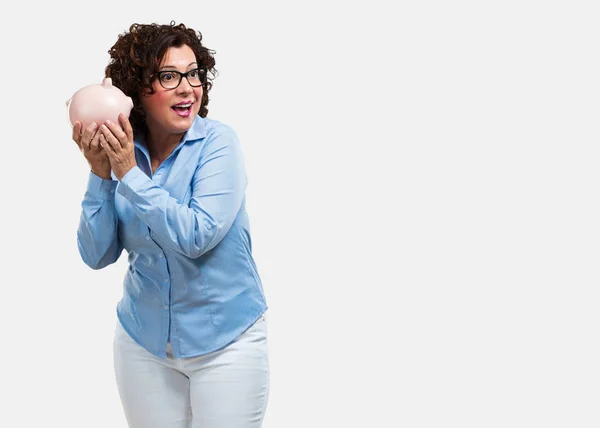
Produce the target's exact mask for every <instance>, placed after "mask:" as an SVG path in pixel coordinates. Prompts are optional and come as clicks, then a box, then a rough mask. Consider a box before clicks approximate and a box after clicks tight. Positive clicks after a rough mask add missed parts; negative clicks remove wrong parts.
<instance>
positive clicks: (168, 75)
mask: <svg viewBox="0 0 600 428" xmlns="http://www.w3.org/2000/svg"><path fill="white" fill-rule="evenodd" d="M159 78H160V81H161V82H170V81H172V80H175V79H176V78H177V76H175V73H173V72H172V71H163V72H161V73H160V76H159Z"/></svg>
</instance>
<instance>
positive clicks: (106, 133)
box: [100, 125, 122, 153]
mask: <svg viewBox="0 0 600 428" xmlns="http://www.w3.org/2000/svg"><path fill="white" fill-rule="evenodd" d="M100 134H102V138H101V139H100V142H101V143H102V146H103V147H104V148H105V149H106V150H107V152H109V153H110V152H113V153H116V152H117V151H119V150H121V149H122V147H121V143H120V142H119V140H117V138H116V137H115V136H114V135H113V133H112V132H110V130H109V129H108V128H107V127H106V125H102V126H101V127H100ZM105 146H108V148H107V147H105Z"/></svg>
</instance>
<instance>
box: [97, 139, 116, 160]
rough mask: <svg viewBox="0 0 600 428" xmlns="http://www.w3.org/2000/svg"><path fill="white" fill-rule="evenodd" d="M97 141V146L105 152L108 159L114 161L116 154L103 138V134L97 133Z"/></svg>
mask: <svg viewBox="0 0 600 428" xmlns="http://www.w3.org/2000/svg"><path fill="white" fill-rule="evenodd" d="M98 135H99V137H98V140H99V144H100V147H102V149H104V151H105V152H106V154H107V155H108V157H109V158H111V159H114V157H115V156H116V155H117V153H116V152H115V149H114V148H113V146H111V144H110V143H109V142H108V141H106V137H105V136H104V134H103V133H101V132H98Z"/></svg>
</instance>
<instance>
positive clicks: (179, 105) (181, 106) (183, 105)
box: [174, 103, 192, 108]
mask: <svg viewBox="0 0 600 428" xmlns="http://www.w3.org/2000/svg"><path fill="white" fill-rule="evenodd" d="M191 105H192V103H189V104H177V105H176V106H174V107H180V108H188V107H189V106H191Z"/></svg>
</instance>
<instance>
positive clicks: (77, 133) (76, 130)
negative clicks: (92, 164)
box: [72, 121, 81, 150]
mask: <svg viewBox="0 0 600 428" xmlns="http://www.w3.org/2000/svg"><path fill="white" fill-rule="evenodd" d="M72 138H73V141H75V143H76V144H77V147H79V150H81V122H79V121H77V122H75V124H74V125H73V135H72Z"/></svg>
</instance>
